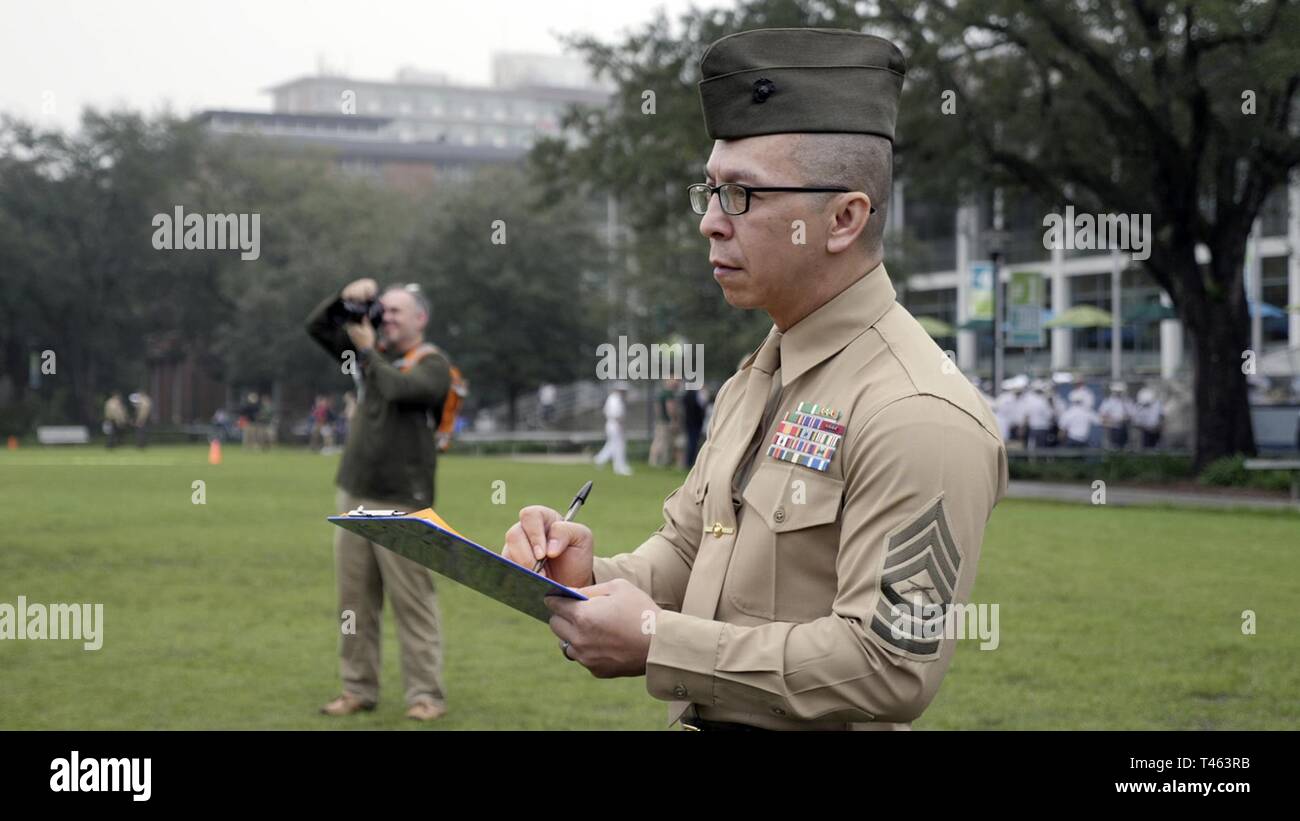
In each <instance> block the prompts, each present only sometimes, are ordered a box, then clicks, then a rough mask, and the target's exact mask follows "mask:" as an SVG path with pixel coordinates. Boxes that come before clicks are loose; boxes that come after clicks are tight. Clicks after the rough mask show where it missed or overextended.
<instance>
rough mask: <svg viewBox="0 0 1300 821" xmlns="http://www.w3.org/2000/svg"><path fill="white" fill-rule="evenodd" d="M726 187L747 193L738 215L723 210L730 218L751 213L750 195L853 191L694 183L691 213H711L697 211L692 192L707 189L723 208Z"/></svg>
mask: <svg viewBox="0 0 1300 821" xmlns="http://www.w3.org/2000/svg"><path fill="white" fill-rule="evenodd" d="M724 186H731V187H733V188H739V189H740V190H742V191H744V192H745V207H744V209H743V210H740V211H737V212H736V213H734V214H733V213H732V212H730V211H728V210H727V209H726V208H725V207H724V208H723V209H722V213H724V214H726V215H727V216H729V217H738V216H740V215H741V214H747V213H749V205H750V202H752V199H753V198H752V197H751V196H750V195H751V194H754V193H759V194H762V193H765V192H768V191H771V192H773V193H798V192H803V193H807V194H847V193H849V192H850V191H852V190H853V189H852V188H845V187H844V186H836V187H834V188H810V187H807V186H800V185H744V184H743V183H738V182H723V183H719V184H717V185H709V184H708V183H707V182H694V183H691V184H690V185H688V186H686V195H687V197H688V198H690V199H691V211H694V212H695V213H696V214H698V215H699V216H701V217H702V216H704V215H705V214H707V213H708V211H709V208H708V206H707V205H706V206H705V207H704V210H703V211H699V210H696V208H695V200H694V198H693V197H691V196H690V195H691V192H692V191H698V190H700V189H704V188H707V189H708V190H709V199H713V195H714V194H717V195H718V204H719V205H720V206H721V204H722V189H723V187H724ZM871 213H873V214H874V213H876V206H874V205H873V206H871Z"/></svg>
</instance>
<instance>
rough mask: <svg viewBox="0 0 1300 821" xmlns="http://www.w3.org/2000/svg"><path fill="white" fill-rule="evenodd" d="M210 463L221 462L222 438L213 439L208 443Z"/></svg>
mask: <svg viewBox="0 0 1300 821" xmlns="http://www.w3.org/2000/svg"><path fill="white" fill-rule="evenodd" d="M208 464H209V465H219V464H221V440H220V439H213V440H212V442H211V443H210V444H209V445H208Z"/></svg>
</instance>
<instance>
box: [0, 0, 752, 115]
mask: <svg viewBox="0 0 1300 821" xmlns="http://www.w3.org/2000/svg"><path fill="white" fill-rule="evenodd" d="M732 4H733V3H732V0H698V1H697V3H696V5H699V6H703V7H712V6H730V5H732ZM690 5H691V3H690V2H689V0H618V1H617V2H596V1H594V0H533V1H532V2H528V0H456V2H449V0H425V2H399V0H365V2H355V0H353V1H352V2H343V1H342V0H2V2H0V112H4V113H8V114H16V115H18V116H21V117H23V118H25V119H28V120H33V121H37V122H40V123H43V124H46V125H57V126H59V127H61V128H65V129H66V128H71V127H74V126H75V125H76V123H77V121H78V118H79V116H80V111H81V109H82V107H83V106H86V105H93V106H96V107H99V108H107V107H114V106H120V105H125V106H128V107H130V108H134V109H138V110H142V111H145V112H156V111H158V110H160V109H161V108H162V107H163V105H164V104H167V103H170V105H171V108H172V110H173V111H175V112H176V113H178V114H182V115H184V114H190V113H192V112H194V111H198V110H201V109H205V108H235V109H251V110H263V111H264V110H269V108H270V96H269V95H267V94H263V93H261V91H262V90H263V89H265V88H267V87H268V86H270V85H272V84H275V83H279V82H283V81H285V80H289V79H292V78H294V77H298V76H302V75H306V74H314V73H316V69H317V65H318V62H319V61H320V60H322V59H323V60H325V61H326V62H327V64H328V65H329V66H331V67H333V68H336V69H340V70H341V71H342V72H343V73H346V74H348V75H349V76H353V77H359V78H363V79H391V78H392V77H393V76H394V74H395V72H396V71H397V69H398V68H399V67H401V66H406V65H409V66H414V67H417V68H422V69H426V70H431V71H439V72H444V73H446V74H448V75H449V76H450V79H452V80H454V81H462V82H466V83H471V84H479V83H487V82H488V81H489V79H490V76H491V73H490V69H491V63H490V56H491V54H492V53H493V52H495V51H528V52H540V53H545V54H558V53H560V52H561V46H560V43H559V41H558V40H557V39H556V37H555V36H554V35H555V34H556V33H566V34H567V33H572V32H586V33H591V34H595V35H597V36H599V37H601V38H602V39H610V38H612V37H613V36H615V35H617V34H618V33H620V32H622V31H623V30H625V29H627V28H629V27H636V26H638V25H639V24H640V23H642V22H643V21H645V20H648V19H649V18H650V17H651V15H652V13H653V11H654V9H656V8H659V7H662V8H665V9H666V10H667V11H668V13H669V15H670V16H671V17H672V18H673V19H674V20H676V17H677V15H678V14H680V13H681V12H683V11H686V10H687V9H688V8H689V7H690ZM47 109H48V111H47Z"/></svg>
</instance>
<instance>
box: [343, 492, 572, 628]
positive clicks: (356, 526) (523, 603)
mask: <svg viewBox="0 0 1300 821" xmlns="http://www.w3.org/2000/svg"><path fill="white" fill-rule="evenodd" d="M329 520H330V521H331V522H333V523H334V524H336V525H338V526H339V527H341V528H343V529H344V530H350V531H352V532H353V533H356V534H358V535H360V536H363V537H365V538H366V539H369V540H370V541H372V542H375V543H376V544H380V545H383V546H384V547H386V548H387V549H389V550H391V551H393V552H394V553H396V554H398V555H400V556H405V557H406V558H408V559H410V560H412V561H414V562H416V563H418V564H421V565H424V566H425V567H427V568H429V569H430V570H432V571H433V572H435V573H438V574H440V575H443V576H446V577H447V578H449V579H452V580H454V581H458V582H460V583H461V584H463V585H465V586H466V587H470V588H473V589H474V590H477V591H478V592H480V593H482V594H483V595H485V596H487V597H489V598H492V599H496V600H497V601H499V602H501V603H502V604H504V605H506V606H507V607H513V608H514V609H515V610H518V611H519V612H521V613H524V614H527V615H529V616H532V617H533V618H535V619H537V620H538V621H543V622H549V621H550V620H551V611H550V610H549V609H547V607H546V604H545V602H544V601H543V600H544V599H545V598H546V597H547V596H564V597H565V598H569V599H577V600H578V601H586V600H587V597H586V596H584V595H582V594H581V593H579V592H578V591H576V590H574V589H572V588H570V587H565V586H564V585H562V584H560V583H559V582H556V581H554V580H552V579H548V578H546V577H545V576H542V575H540V574H537V573H534V572H533V571H532V570H530V569H528V568H527V567H522V566H520V565H517V564H515V563H514V562H512V561H510V560H509V559H507V558H506V557H505V556H502V555H500V554H499V553H496V552H495V551H493V550H489V549H488V548H486V547H483V546H482V545H480V544H476V543H474V542H472V541H470V540H469V539H466V538H465V537H464V536H462V535H460V534H459V533H457V532H456V531H455V530H453V529H452V527H451V525H449V524H447V523H446V522H445V521H444V520H443V519H442V517H441V516H439V515H438V514H437V513H434V512H433V510H432V509H431V508H425V509H424V510H420V511H417V512H415V513H402V512H400V511H396V510H364V509H363V508H357V509H356V510H353V511H351V512H349V513H345V514H341V515H339V516H330V517H329Z"/></svg>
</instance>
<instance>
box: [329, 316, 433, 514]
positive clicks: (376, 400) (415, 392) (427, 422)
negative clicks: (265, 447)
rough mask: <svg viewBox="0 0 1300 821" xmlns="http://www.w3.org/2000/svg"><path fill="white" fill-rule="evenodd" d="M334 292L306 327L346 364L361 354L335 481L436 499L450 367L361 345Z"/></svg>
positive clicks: (360, 492) (362, 489) (410, 503)
mask: <svg viewBox="0 0 1300 821" xmlns="http://www.w3.org/2000/svg"><path fill="white" fill-rule="evenodd" d="M338 300H339V297H338V295H335V296H332V297H330V298H329V299H327V300H325V301H324V302H322V303H321V304H320V305H318V306H317V307H316V310H314V311H312V312H311V315H310V316H309V317H308V318H307V332H308V333H309V334H311V336H312V338H313V339H315V340H316V341H317V342H318V343H320V346H321V347H322V348H324V349H325V350H327V351H329V353H330V354H331V355H332V356H334V357H335V360H336V363H337V364H338V365H339V366H340V367H342V366H345V365H346V364H347V362H348V361H349V360H352V359H355V367H357V368H358V369H359V373H360V376H361V385H362V390H361V392H360V393H361V395H360V396H358V401H357V409H356V412H355V413H354V414H353V416H352V419H351V420H350V421H349V423H348V440H347V444H346V445H345V446H344V448H343V459H342V461H341V462H340V463H339V470H338V474H337V475H336V476H335V478H334V483H335V484H336V485H338V486H339V487H340V488H342V489H343V490H346V491H348V492H349V493H351V494H352V495H353V496H358V497H360V498H363V499H374V500H379V501H383V502H392V503H394V504H399V505H402V506H404V507H405V508H407V509H408V510H420V509H423V508H426V507H432V506H433V486H434V474H435V473H436V470H437V460H438V450H437V447H436V443H435V441H434V433H435V431H437V429H438V423H439V421H441V417H442V406H443V403H444V402H445V401H446V398H447V391H448V390H449V389H450V387H451V366H450V364H449V363H448V362H447V359H446V358H445V357H443V356H442V355H440V354H429V355H427V356H425V357H423V358H422V359H420V360H419V361H418V362H417V363H416V364H415V365H414V366H413V367H411V368H410V369H409V370H406V371H403V370H402V369H401V368H400V367H399V363H398V360H400V359H401V355H400V354H398V353H396V352H388V353H381V352H379V351H374V350H372V351H363V352H356V353H355V354H354V356H353V357H348V356H346V354H347V353H349V352H353V349H354V346H353V345H352V341H351V340H350V339H349V338H348V335H347V331H345V330H344V329H343V327H342V326H341V325H338V324H335V323H334V322H333V321H332V320H331V319H330V318H329V314H330V309H331V308H332V307H333V306H334V304H335V303H336V302H338Z"/></svg>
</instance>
